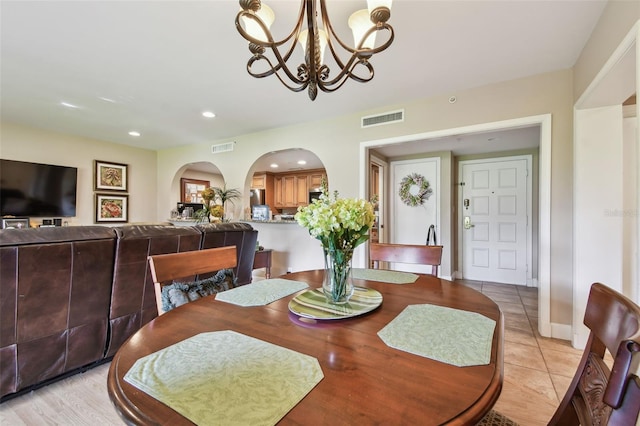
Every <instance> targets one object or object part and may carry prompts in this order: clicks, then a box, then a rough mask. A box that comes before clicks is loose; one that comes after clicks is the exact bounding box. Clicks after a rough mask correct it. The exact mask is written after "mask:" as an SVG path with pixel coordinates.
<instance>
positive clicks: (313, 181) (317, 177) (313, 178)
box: [309, 173, 327, 191]
mask: <svg viewBox="0 0 640 426" xmlns="http://www.w3.org/2000/svg"><path fill="white" fill-rule="evenodd" d="M323 178H324V179H326V178H327V175H326V174H325V173H311V174H310V175H309V191H316V190H320V188H321V187H322V179H323Z"/></svg>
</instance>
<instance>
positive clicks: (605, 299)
mask: <svg viewBox="0 0 640 426" xmlns="http://www.w3.org/2000/svg"><path fill="white" fill-rule="evenodd" d="M584 324H585V325H586V326H587V327H588V328H589V330H590V334H589V340H588V341H587V345H586V347H585V349H584V353H583V355H582V359H581V360H580V364H579V365H578V368H577V371H576V374H575V376H574V378H573V380H572V381H571V384H570V385H569V389H568V390H567V393H566V394H565V396H564V398H563V399H562V401H561V402H560V406H559V407H558V409H557V410H556V412H555V414H554V416H553V418H552V419H551V421H550V422H549V425H563V426H564V425H578V424H582V425H591V424H602V425H611V426H613V425H632V424H635V423H636V419H637V417H638V408H639V407H640V401H639V398H640V392H639V388H638V377H637V375H636V374H637V372H636V371H633V365H635V364H634V363H632V359H633V358H634V357H636V358H637V357H638V356H640V355H639V354H638V352H640V307H638V305H636V304H635V303H633V302H632V301H631V300H629V299H628V298H626V297H625V296H623V295H622V294H620V293H618V292H616V291H615V290H612V289H610V288H608V287H606V286H604V285H603V284H600V283H595V284H593V285H592V286H591V291H590V293H589V300H588V302H587V308H586V312H585V316H584ZM607 350H608V351H609V353H610V354H611V355H612V356H613V357H614V361H613V367H612V369H611V370H609V368H608V366H607V365H606V363H605V362H604V360H603V358H604V356H605V354H606V351H607Z"/></svg>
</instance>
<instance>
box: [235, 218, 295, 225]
mask: <svg viewBox="0 0 640 426" xmlns="http://www.w3.org/2000/svg"><path fill="white" fill-rule="evenodd" d="M243 222H247V223H276V224H285V225H289V224H295V225H297V224H298V222H296V221H295V220H275V219H272V220H245V221H243Z"/></svg>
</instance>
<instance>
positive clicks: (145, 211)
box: [0, 122, 157, 225]
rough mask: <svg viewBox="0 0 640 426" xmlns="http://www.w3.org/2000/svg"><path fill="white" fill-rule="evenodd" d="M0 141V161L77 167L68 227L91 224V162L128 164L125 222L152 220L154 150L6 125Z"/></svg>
mask: <svg viewBox="0 0 640 426" xmlns="http://www.w3.org/2000/svg"><path fill="white" fill-rule="evenodd" d="M0 141H1V145H0V157H1V158H5V159H10V160H18V161H30V162H34V163H46V164H55V165H62V166H71V167H77V168H78V192H77V204H76V213H77V216H76V217H72V218H68V219H65V221H67V222H69V225H91V224H93V223H94V214H95V213H94V193H95V191H94V189H93V188H94V185H93V160H101V161H113V162H115V163H123V164H128V165H129V168H128V173H129V184H128V186H129V191H128V192H127V193H128V194H129V222H148V221H154V220H156V211H155V202H156V197H157V190H156V188H157V187H156V152H155V151H149V150H146V149H139V148H133V147H130V146H125V145H119V144H114V143H107V142H102V141H97V140H93V139H87V138H82V137H78V136H71V135H64V134H59V133H53V132H47V131H42V130H38V129H33V128H29V127H23V126H20V125H16V124H12V123H6V122H3V123H2V127H1V128H0ZM34 221H35V222H36V223H42V220H41V219H37V218H36V219H34Z"/></svg>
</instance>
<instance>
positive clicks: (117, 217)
mask: <svg viewBox="0 0 640 426" xmlns="http://www.w3.org/2000/svg"><path fill="white" fill-rule="evenodd" d="M95 211H96V216H95V220H96V223H105V222H121V223H126V222H128V221H129V196H128V195H119V194H96V199H95Z"/></svg>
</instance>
